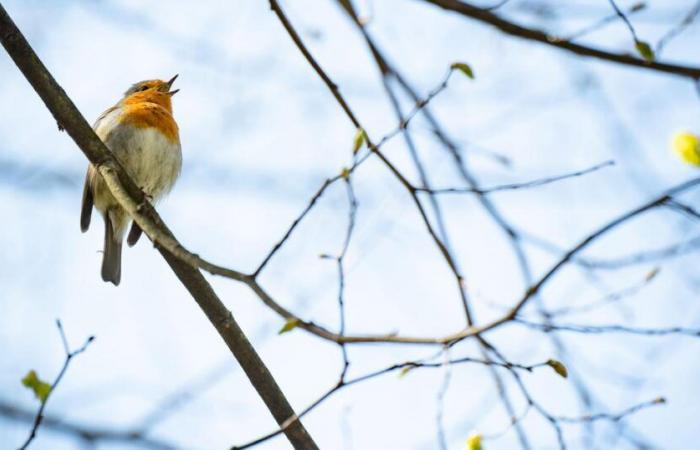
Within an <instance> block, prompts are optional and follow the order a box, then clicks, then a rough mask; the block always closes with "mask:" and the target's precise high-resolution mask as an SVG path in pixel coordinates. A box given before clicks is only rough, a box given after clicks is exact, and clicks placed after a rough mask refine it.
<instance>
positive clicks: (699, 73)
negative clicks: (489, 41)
mask: <svg viewBox="0 0 700 450" xmlns="http://www.w3.org/2000/svg"><path fill="white" fill-rule="evenodd" d="M422 1H424V2H426V3H431V4H433V5H436V6H439V7H441V8H443V9H446V10H448V11H453V12H456V13H458V14H462V15H464V16H466V17H470V18H472V19H475V20H478V21H479V22H483V23H487V24H489V25H492V26H494V27H496V28H498V29H499V30H501V31H502V32H504V33H506V34H510V35H512V36H516V37H519V38H523V39H528V40H531V41H534V42H540V43H542V44H545V45H549V46H551V47H555V48H559V49H562V50H566V51H569V52H572V53H575V54H577V55H581V56H589V57H592V58H597V59H600V60H603V61H608V62H613V63H617V64H622V65H626V66H632V67H638V68H642V69H647V70H653V71H657V72H664V73H669V74H673V75H678V76H682V77H686V78H691V79H693V80H697V79H699V78H700V67H694V66H682V65H677V64H670V63H661V62H656V61H655V62H649V61H645V60H644V59H641V58H637V57H635V56H631V55H628V54H623V53H611V52H608V51H605V50H600V49H597V48H593V47H588V46H585V45H581V44H575V43H573V42H569V41H566V40H562V39H559V38H557V37H556V36H552V35H550V34H548V33H546V32H544V31H541V30H537V29H534V28H527V27H524V26H522V25H518V24H516V23H514V22H511V21H508V20H506V19H503V18H501V17H500V16H498V15H496V14H494V13H492V12H490V11H488V10H484V9H481V8H477V7H476V6H473V5H471V4H469V3H465V2H462V1H458V0H422Z"/></svg>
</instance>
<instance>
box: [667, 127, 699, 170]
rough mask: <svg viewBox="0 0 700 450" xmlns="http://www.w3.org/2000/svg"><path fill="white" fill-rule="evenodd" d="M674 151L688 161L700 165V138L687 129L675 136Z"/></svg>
mask: <svg viewBox="0 0 700 450" xmlns="http://www.w3.org/2000/svg"><path fill="white" fill-rule="evenodd" d="M672 146H673V151H674V152H676V154H677V155H678V156H679V157H680V158H681V159H682V160H683V161H684V162H686V163H688V164H692V165H694V166H700V138H699V137H698V136H697V135H695V134H693V133H689V132H687V131H682V132H680V133H676V134H675V135H674V136H673V143H672Z"/></svg>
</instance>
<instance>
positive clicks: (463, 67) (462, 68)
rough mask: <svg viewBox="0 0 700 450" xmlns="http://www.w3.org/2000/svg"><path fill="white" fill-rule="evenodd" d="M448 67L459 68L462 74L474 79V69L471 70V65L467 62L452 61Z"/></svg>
mask: <svg viewBox="0 0 700 450" xmlns="http://www.w3.org/2000/svg"><path fill="white" fill-rule="evenodd" d="M450 69H452V70H459V71H460V72H462V73H463V74H464V75H466V76H468V77H469V78H471V79H472V80H473V79H474V71H473V70H472V68H471V66H469V64H466V63H463V62H456V63H452V65H451V66H450Z"/></svg>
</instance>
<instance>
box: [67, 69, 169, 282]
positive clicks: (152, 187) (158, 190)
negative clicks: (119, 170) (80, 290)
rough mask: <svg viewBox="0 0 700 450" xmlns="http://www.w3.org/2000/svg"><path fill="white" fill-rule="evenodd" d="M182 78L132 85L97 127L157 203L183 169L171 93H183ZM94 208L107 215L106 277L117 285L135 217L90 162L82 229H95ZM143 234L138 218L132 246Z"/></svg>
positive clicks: (111, 150)
mask: <svg viewBox="0 0 700 450" xmlns="http://www.w3.org/2000/svg"><path fill="white" fill-rule="evenodd" d="M177 77H178V76H177V75H175V76H174V77H172V78H171V79H170V80H169V81H162V80H158V79H154V80H145V81H140V82H138V83H135V84H133V85H132V86H131V87H130V88H129V89H128V90H127V91H126V92H125V93H124V95H123V97H122V98H121V100H119V102H117V104H116V105H114V106H112V107H111V108H108V109H107V110H106V111H105V112H103V113H102V114H101V115H100V116H99V117H98V118H97V120H96V121H95V124H94V125H93V127H92V128H93V130H94V131H95V133H96V134H97V136H98V137H99V138H100V139H101V140H102V142H104V144H105V145H106V146H107V149H109V151H110V152H111V153H112V154H113V155H114V157H115V158H116V159H117V160H118V161H119V163H120V164H121V165H122V167H123V168H124V169H125V170H126V172H127V174H128V175H129V176H130V177H131V179H132V180H133V181H134V182H135V183H136V184H137V186H139V187H140V188H141V190H142V191H143V193H144V195H145V197H146V199H147V200H148V201H150V202H152V203H155V202H157V201H158V200H160V199H161V198H162V197H163V196H164V195H165V194H167V193H168V192H169V191H170V190H171V189H172V187H173V186H174V184H175V181H176V180H177V178H178V176H179V175H180V171H181V170H182V147H181V145H180V135H179V129H178V126H177V122H175V119H174V118H173V108H172V96H173V95H175V94H176V93H177V92H178V91H179V89H175V90H173V89H172V85H173V82H174V81H175V79H176V78H177ZM93 207H94V208H96V209H97V210H98V211H99V212H100V213H101V214H102V217H103V219H104V224H105V236H104V252H103V255H102V271H101V274H102V279H103V280H104V281H105V282H111V283H112V284H114V285H115V286H118V285H119V282H120V280H121V254H122V242H123V241H124V235H125V234H126V229H127V227H128V225H129V222H130V221H131V218H130V217H129V214H128V213H127V212H126V210H124V208H122V207H121V206H120V205H119V202H117V200H116V199H115V198H114V196H113V195H112V193H111V192H110V190H109V188H108V187H107V185H106V184H105V181H104V179H103V178H102V176H101V175H100V174H99V172H98V171H97V169H96V168H95V166H94V165H92V164H89V165H88V169H87V174H86V176H85V186H84V188H83V197H82V207H81V212H80V229H81V231H82V232H83V233H84V232H86V231H87V230H88V228H89V227H90V219H91V216H92V209H93ZM140 236H141V228H140V227H139V226H138V224H137V223H136V222H133V224H132V226H131V230H130V231H129V236H128V238H127V243H128V244H129V246H130V247H131V246H133V245H135V244H136V242H137V241H138V239H139V237H140Z"/></svg>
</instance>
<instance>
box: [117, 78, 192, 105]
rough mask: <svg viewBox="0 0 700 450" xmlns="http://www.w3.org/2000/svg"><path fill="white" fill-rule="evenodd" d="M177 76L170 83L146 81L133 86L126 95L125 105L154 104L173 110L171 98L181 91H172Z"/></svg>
mask: <svg viewBox="0 0 700 450" xmlns="http://www.w3.org/2000/svg"><path fill="white" fill-rule="evenodd" d="M176 78H177V75H175V76H174V77H172V78H171V79H170V80H168V81H163V80H145V81H139V82H138V83H135V84H134V85H132V86H131V87H130V88H129V90H127V91H126V92H125V93H124V99H123V101H124V102H125V103H138V102H152V103H157V104H159V105H161V106H163V107H165V108H166V109H168V110H171V109H172V107H171V102H170V97H172V96H173V95H175V94H177V93H178V91H180V89H172V86H173V83H174V82H175V79H176Z"/></svg>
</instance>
